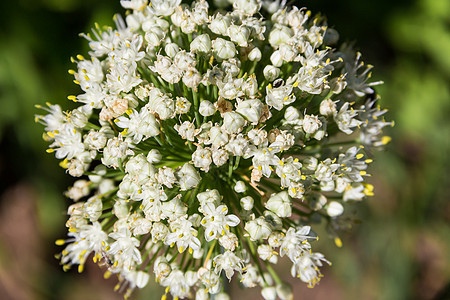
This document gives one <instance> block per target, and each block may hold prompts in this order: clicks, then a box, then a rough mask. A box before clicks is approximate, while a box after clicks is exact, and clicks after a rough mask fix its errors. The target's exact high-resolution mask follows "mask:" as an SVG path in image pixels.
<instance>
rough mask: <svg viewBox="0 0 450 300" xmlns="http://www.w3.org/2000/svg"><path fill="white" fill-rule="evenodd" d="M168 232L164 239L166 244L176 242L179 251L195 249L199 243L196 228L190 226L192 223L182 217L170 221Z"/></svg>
mask: <svg viewBox="0 0 450 300" xmlns="http://www.w3.org/2000/svg"><path fill="white" fill-rule="evenodd" d="M170 230H171V233H169V234H168V235H167V237H166V239H165V240H164V243H165V244H166V245H171V244H172V243H174V244H176V245H177V247H178V251H179V252H180V253H182V252H184V251H185V250H186V249H188V248H190V249H191V250H189V251H193V250H197V249H199V248H200V246H201V244H200V241H199V240H198V238H196V236H197V230H195V229H194V228H193V227H192V223H191V222H190V221H188V220H186V219H184V218H178V219H175V220H173V221H172V222H171V223H170Z"/></svg>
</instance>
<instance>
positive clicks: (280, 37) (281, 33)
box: [269, 24, 294, 48]
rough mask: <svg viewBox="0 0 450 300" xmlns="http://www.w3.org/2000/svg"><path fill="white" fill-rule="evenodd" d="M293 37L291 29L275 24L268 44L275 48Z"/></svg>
mask: <svg viewBox="0 0 450 300" xmlns="http://www.w3.org/2000/svg"><path fill="white" fill-rule="evenodd" d="M293 35H294V32H293V31H292V29H290V28H289V27H287V26H284V25H280V24H275V26H274V28H273V29H272V31H271V32H270V34H269V43H270V45H272V47H274V48H275V47H277V46H279V45H281V44H285V43H287V42H288V41H289V39H290V38H291V37H292V36H293Z"/></svg>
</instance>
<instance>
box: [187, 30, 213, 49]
mask: <svg viewBox="0 0 450 300" xmlns="http://www.w3.org/2000/svg"><path fill="white" fill-rule="evenodd" d="M210 50H211V38H210V37H209V35H208V34H206V33H205V34H202V35H199V36H198V37H196V38H195V39H194V40H193V41H192V42H191V52H193V53H197V52H203V53H208V52H209V51H210Z"/></svg>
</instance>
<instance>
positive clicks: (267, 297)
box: [261, 286, 277, 300]
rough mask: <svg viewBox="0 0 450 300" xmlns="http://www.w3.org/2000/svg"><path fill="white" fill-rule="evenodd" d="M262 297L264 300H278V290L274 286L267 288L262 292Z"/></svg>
mask: <svg viewBox="0 0 450 300" xmlns="http://www.w3.org/2000/svg"><path fill="white" fill-rule="evenodd" d="M261 296H263V298H264V300H276V299H277V289H276V288H275V287H274V286H267V287H265V288H263V289H262V290H261Z"/></svg>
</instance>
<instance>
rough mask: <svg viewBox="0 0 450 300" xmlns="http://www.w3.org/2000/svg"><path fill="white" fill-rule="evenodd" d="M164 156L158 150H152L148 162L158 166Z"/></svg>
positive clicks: (148, 155)
mask: <svg viewBox="0 0 450 300" xmlns="http://www.w3.org/2000/svg"><path fill="white" fill-rule="evenodd" d="M161 158H162V155H161V153H160V152H159V151H158V150H157V149H151V150H150V151H149V152H148V154H147V161H148V162H149V163H151V164H157V163H159V162H160V161H161Z"/></svg>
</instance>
